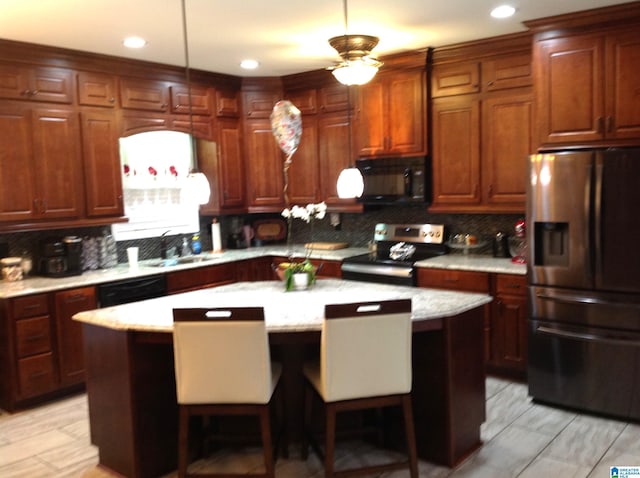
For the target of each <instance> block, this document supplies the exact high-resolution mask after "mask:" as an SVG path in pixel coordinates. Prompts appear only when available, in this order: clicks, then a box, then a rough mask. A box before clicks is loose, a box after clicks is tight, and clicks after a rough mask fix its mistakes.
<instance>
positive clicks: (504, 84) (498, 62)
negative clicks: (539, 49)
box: [482, 53, 533, 91]
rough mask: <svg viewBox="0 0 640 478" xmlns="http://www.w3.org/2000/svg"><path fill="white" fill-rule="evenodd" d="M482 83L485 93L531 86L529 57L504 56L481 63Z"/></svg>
mask: <svg viewBox="0 0 640 478" xmlns="http://www.w3.org/2000/svg"><path fill="white" fill-rule="evenodd" d="M482 81H483V86H484V89H485V90H486V91H498V90H504V89H508V88H519V87H523V86H531V85H532V84H533V72H532V65H531V55H530V54H528V53H526V54H521V55H504V56H499V57H497V58H492V59H490V60H487V61H484V62H482Z"/></svg>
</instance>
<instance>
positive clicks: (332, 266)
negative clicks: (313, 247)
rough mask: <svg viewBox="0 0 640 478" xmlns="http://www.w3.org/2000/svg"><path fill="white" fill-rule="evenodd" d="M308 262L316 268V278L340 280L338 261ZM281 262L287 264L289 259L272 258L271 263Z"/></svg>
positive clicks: (319, 260)
mask: <svg viewBox="0 0 640 478" xmlns="http://www.w3.org/2000/svg"><path fill="white" fill-rule="evenodd" d="M309 261H310V262H311V263H312V264H313V265H314V266H316V267H317V268H318V270H317V271H318V272H317V274H316V277H320V278H322V277H326V278H334V279H340V278H342V262H340V261H329V260H326V261H325V260H322V259H309ZM281 262H289V258H287V257H274V258H273V263H274V264H276V265H277V264H280V263H281Z"/></svg>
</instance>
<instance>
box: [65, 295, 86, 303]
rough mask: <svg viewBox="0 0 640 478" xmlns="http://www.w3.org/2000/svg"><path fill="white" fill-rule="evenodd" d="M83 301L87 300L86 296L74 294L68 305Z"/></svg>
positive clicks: (69, 298)
mask: <svg viewBox="0 0 640 478" xmlns="http://www.w3.org/2000/svg"><path fill="white" fill-rule="evenodd" d="M83 300H85V295H84V294H73V295H70V296H69V297H68V298H67V303H72V302H82V301H83Z"/></svg>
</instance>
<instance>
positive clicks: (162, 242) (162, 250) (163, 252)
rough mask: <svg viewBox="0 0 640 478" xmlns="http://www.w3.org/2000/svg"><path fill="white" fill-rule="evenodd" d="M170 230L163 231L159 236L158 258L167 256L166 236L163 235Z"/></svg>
mask: <svg viewBox="0 0 640 478" xmlns="http://www.w3.org/2000/svg"><path fill="white" fill-rule="evenodd" d="M169 232H171V231H164V232H163V233H162V235H161V236H160V259H166V258H167V238H166V237H165V236H166V235H167V234H168V233H169Z"/></svg>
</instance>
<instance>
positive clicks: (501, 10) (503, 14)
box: [491, 5, 516, 18]
mask: <svg viewBox="0 0 640 478" xmlns="http://www.w3.org/2000/svg"><path fill="white" fill-rule="evenodd" d="M514 13H516V9H515V8H514V7H512V6H511V5H500V6H499V7H496V8H494V9H493V10H491V16H492V17H493V18H509V17H510V16H512V15H513V14H514Z"/></svg>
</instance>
